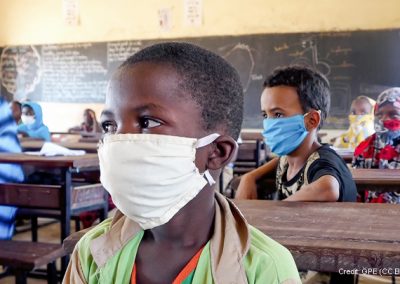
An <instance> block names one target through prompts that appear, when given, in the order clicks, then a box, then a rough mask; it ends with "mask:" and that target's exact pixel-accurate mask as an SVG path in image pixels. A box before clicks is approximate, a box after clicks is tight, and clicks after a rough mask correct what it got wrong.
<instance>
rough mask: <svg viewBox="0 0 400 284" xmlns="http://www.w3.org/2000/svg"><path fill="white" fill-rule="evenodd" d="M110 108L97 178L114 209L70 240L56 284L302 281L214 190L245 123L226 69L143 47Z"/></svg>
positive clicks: (236, 85) (279, 250) (195, 56)
mask: <svg viewBox="0 0 400 284" xmlns="http://www.w3.org/2000/svg"><path fill="white" fill-rule="evenodd" d="M106 108H107V111H106V112H105V113H104V115H103V116H102V117H108V119H107V120H105V121H102V126H103V128H104V131H105V132H106V135H105V137H104V140H103V143H102V144H100V147H99V151H98V153H99V159H100V170H101V181H102V183H103V185H104V187H105V188H106V189H107V190H108V191H109V193H110V194H111V196H112V198H113V201H114V203H115V204H116V206H117V208H118V209H119V210H120V212H117V213H116V215H115V216H114V218H113V219H112V220H111V219H110V220H106V221H104V222H103V223H102V224H100V225H99V226H97V227H96V228H94V229H92V230H91V231H89V232H88V233H87V234H86V235H85V236H84V237H83V238H82V239H81V240H80V241H79V242H78V244H77V245H76V247H75V250H74V253H73V254H72V257H71V262H70V264H69V266H68V269H67V272H66V275H65V278H64V283H74V284H79V283H239V284H240V283H265V284H268V283H300V279H299V275H298V272H297V270H296V266H295V264H294V261H293V259H292V257H291V255H290V253H289V252H288V251H287V250H286V249H285V248H283V247H282V246H281V245H279V244H278V243H276V242H274V241H272V240H271V239H269V238H268V237H266V236H265V235H264V234H262V233H261V232H260V231H258V230H257V229H255V228H253V227H252V226H250V225H248V224H247V222H246V221H245V219H244V218H243V216H242V215H241V214H240V212H239V211H238V209H237V208H236V207H235V206H234V205H233V204H232V203H231V202H230V201H228V200H227V199H225V198H224V197H223V196H222V195H220V194H219V193H217V192H215V190H214V187H215V181H214V179H215V178H217V177H218V176H219V174H220V173H221V170H222V169H223V167H224V166H225V165H226V164H227V163H228V162H229V161H230V159H231V158H232V156H233V155H234V152H235V148H236V142H235V139H236V138H237V137H238V135H239V132H240V126H241V123H242V115H243V89H242V86H241V84H240V78H239V75H238V74H237V72H236V71H235V70H234V69H233V67H231V66H230V65H229V64H228V63H227V62H225V61H224V59H222V58H221V57H219V56H217V55H215V54H213V53H211V52H209V51H207V50H204V49H202V48H199V47H197V46H194V45H191V44H186V43H162V44H158V45H154V46H150V47H147V48H145V49H143V50H141V51H139V52H138V53H136V54H134V55H133V56H131V57H130V58H128V59H127V60H126V61H125V62H124V63H123V64H122V65H121V66H120V67H119V68H118V70H117V71H116V73H115V74H114V75H113V77H112V79H111V82H110V84H109V87H108V91H107V95H106ZM105 114H107V116H106V115H105ZM174 279H175V281H176V282H175V281H174Z"/></svg>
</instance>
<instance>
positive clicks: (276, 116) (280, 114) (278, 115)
mask: <svg viewBox="0 0 400 284" xmlns="http://www.w3.org/2000/svg"><path fill="white" fill-rule="evenodd" d="M281 117H283V114H282V113H280V112H276V113H274V118H281Z"/></svg>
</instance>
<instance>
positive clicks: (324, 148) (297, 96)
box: [236, 66, 356, 201]
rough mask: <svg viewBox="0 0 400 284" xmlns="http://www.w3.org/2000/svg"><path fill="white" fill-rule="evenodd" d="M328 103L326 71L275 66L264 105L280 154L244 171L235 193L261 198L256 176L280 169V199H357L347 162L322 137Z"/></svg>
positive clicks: (268, 135)
mask: <svg viewBox="0 0 400 284" xmlns="http://www.w3.org/2000/svg"><path fill="white" fill-rule="evenodd" d="M329 106H330V90H329V82H328V81H327V79H326V78H325V77H324V76H323V75H322V74H320V73H318V72H316V71H314V70H312V69H309V68H306V67H300V66H289V67H285V68H279V69H276V70H275V71H274V72H273V73H272V74H271V75H270V76H269V77H268V78H267V79H266V80H265V82H264V91H263V93H262V95H261V109H262V113H263V115H264V122H263V123H264V132H263V135H264V137H265V139H266V140H265V143H266V144H267V145H268V146H269V147H270V148H271V151H272V152H273V153H275V154H277V155H278V156H279V158H274V159H273V160H271V161H270V162H268V163H266V164H264V165H262V166H261V167H259V168H257V169H255V170H253V171H251V172H249V173H247V174H245V175H243V176H242V177H241V181H240V184H239V187H238V190H237V194H236V198H237V199H255V198H257V185H256V183H257V181H259V180H260V179H262V178H263V177H264V176H265V175H267V174H269V173H274V172H275V171H276V187H277V193H278V199H284V200H286V201H355V200H356V186H355V183H354V181H353V178H352V176H351V173H350V171H349V169H348V168H347V166H346V163H345V162H344V161H343V159H342V158H341V157H340V156H338V155H337V154H336V152H335V151H334V150H332V149H331V148H330V147H329V145H321V144H320V143H319V142H318V136H317V132H318V129H319V128H320V127H322V125H323V122H324V120H325V119H326V117H327V115H328V111H329Z"/></svg>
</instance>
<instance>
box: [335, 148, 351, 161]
mask: <svg viewBox="0 0 400 284" xmlns="http://www.w3.org/2000/svg"><path fill="white" fill-rule="evenodd" d="M336 153H338V155H339V156H340V157H342V159H343V160H344V161H345V162H346V163H348V164H351V163H352V162H353V156H354V150H351V149H336Z"/></svg>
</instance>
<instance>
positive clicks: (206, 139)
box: [195, 133, 221, 148]
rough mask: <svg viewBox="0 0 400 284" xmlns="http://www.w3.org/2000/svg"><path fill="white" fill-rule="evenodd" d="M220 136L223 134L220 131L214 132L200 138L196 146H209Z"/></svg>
mask: <svg viewBox="0 0 400 284" xmlns="http://www.w3.org/2000/svg"><path fill="white" fill-rule="evenodd" d="M219 136H221V135H219V134H218V133H213V134H210V135H208V136H206V137H203V138H200V139H198V140H197V142H196V145H195V147H196V148H201V147H204V146H207V145H209V144H211V143H212V142H214V141H215V139H217V138H218V137H219Z"/></svg>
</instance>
